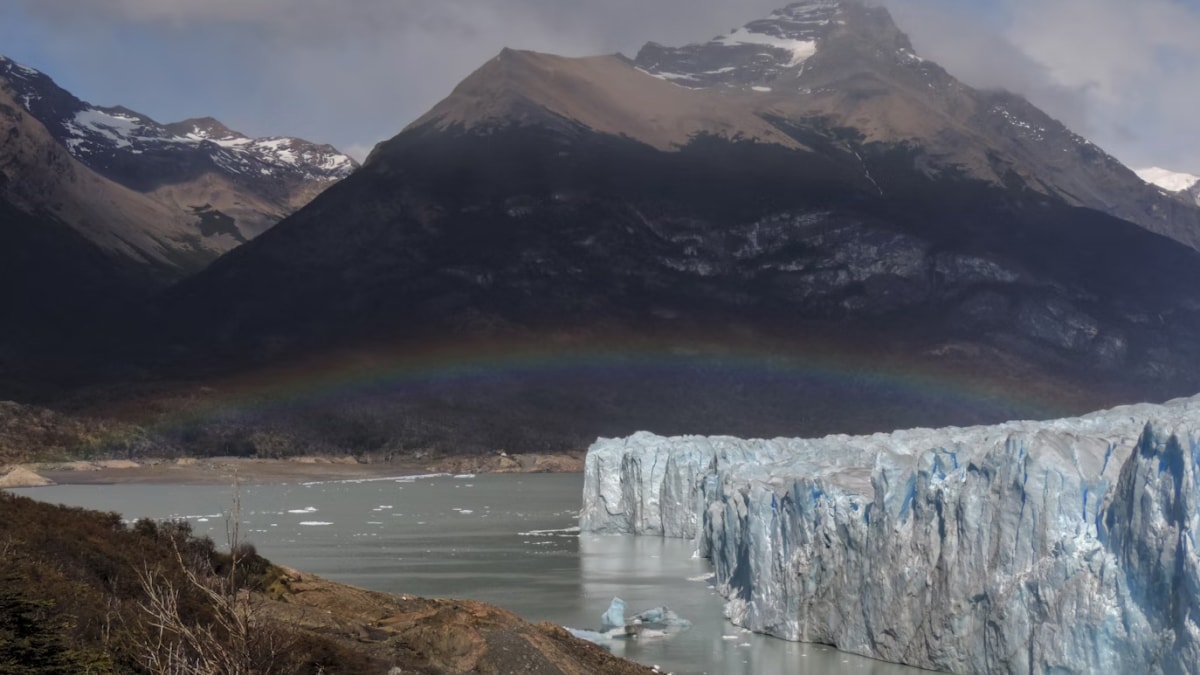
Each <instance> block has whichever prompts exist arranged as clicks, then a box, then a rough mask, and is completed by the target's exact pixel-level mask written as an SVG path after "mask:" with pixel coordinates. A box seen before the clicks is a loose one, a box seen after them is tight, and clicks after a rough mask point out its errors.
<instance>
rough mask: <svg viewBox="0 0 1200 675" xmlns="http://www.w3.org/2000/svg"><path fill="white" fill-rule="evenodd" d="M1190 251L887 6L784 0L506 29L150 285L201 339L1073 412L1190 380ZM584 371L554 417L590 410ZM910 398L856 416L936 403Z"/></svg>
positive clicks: (1078, 150) (261, 350)
mask: <svg viewBox="0 0 1200 675" xmlns="http://www.w3.org/2000/svg"><path fill="white" fill-rule="evenodd" d="M1198 246H1200V210H1198V209H1196V208H1194V207H1192V206H1189V205H1188V204H1186V203H1183V202H1181V201H1179V200H1177V199H1174V198H1172V197H1171V196H1169V195H1164V194H1163V193H1162V192H1161V191H1160V190H1159V189H1158V188H1156V187H1152V186H1150V185H1148V184H1146V183H1145V182H1143V181H1142V180H1141V179H1139V178H1138V177H1137V176H1136V175H1135V174H1134V173H1133V172H1132V171H1130V170H1129V169H1128V168H1126V167H1124V166H1123V165H1122V164H1121V163H1120V162H1118V161H1116V160H1115V159H1114V158H1112V157H1111V156H1109V155H1107V154H1106V153H1105V152H1104V151H1103V150H1101V149H1100V148H1098V147H1096V146H1095V145H1093V144H1091V143H1089V142H1088V141H1087V140H1085V139H1083V138H1081V137H1080V136H1078V135H1076V134H1074V133H1072V132H1071V131H1070V130H1068V129H1067V128H1065V127H1064V126H1063V125H1062V124H1060V123H1058V122H1057V121H1055V120H1054V119H1052V118H1050V117H1049V116H1047V115H1046V114H1044V113H1043V112H1041V111H1040V110H1038V109H1037V108H1035V107H1034V106H1032V105H1031V104H1029V103H1028V102H1027V101H1025V100H1023V99H1021V98H1020V97H1018V96H1015V95H1012V94H1008V93H1004V92H987V91H979V90H975V89H972V88H970V87H968V86H966V85H964V84H962V83H961V82H959V81H957V80H956V79H954V77H953V76H951V75H950V74H949V73H947V71H946V70H945V69H943V68H942V67H941V66H940V65H938V64H935V63H932V62H930V61H928V60H925V59H923V58H921V57H920V56H919V55H917V54H915V53H914V51H913V49H912V46H911V44H910V43H909V41H908V39H907V38H906V37H905V35H904V34H903V33H902V32H901V31H900V30H899V29H898V28H897V27H896V26H895V24H894V23H893V21H892V19H891V17H890V16H889V14H888V13H887V11H886V10H883V9H881V8H877V7H868V6H865V5H863V4H860V3H858V2H855V1H853V0H842V1H840V2H839V1H828V0H810V1H808V2H802V3H798V4H795V5H791V6H789V7H788V8H786V9H782V10H779V11H777V12H775V13H773V14H772V15H770V16H768V17H766V18H763V19H761V20H758V21H753V22H751V23H749V24H747V25H746V26H744V27H743V28H740V29H738V30H735V31H733V32H732V33H730V34H727V35H724V36H720V37H718V38H716V39H713V40H711V41H708V42H702V43H696V44H692V45H687V46H684V47H680V48H670V47H664V46H661V45H657V44H653V43H651V44H648V45H646V47H645V48H643V49H642V50H641V52H640V53H639V54H638V56H637V58H636V59H634V60H630V59H626V58H624V57H621V56H600V57H592V58H564V57H558V56H552V55H546V54H538V53H532V52H522V51H514V50H505V51H504V52H502V53H501V54H499V55H498V56H496V57H495V58H494V59H492V60H490V61H489V62H487V63H486V64H484V65H483V66H482V67H481V68H480V69H479V70H478V71H477V72H476V73H475V74H473V75H472V76H470V77H468V78H467V79H466V80H464V81H463V82H462V84H460V85H459V87H458V88H456V89H455V91H454V92H453V93H452V94H451V95H450V96H449V97H448V98H447V99H446V100H444V101H442V102H441V103H439V104H438V105H437V106H435V107H434V108H433V109H432V110H431V111H430V112H429V113H428V114H426V115H425V116H423V117H422V118H421V119H419V120H418V121H416V122H415V123H414V124H412V125H411V126H409V127H408V128H407V129H405V130H404V132H403V133H401V134H400V135H398V136H396V137H395V138H393V139H391V140H389V141H387V142H384V143H381V144H380V145H379V146H377V147H376V149H375V151H374V152H373V153H372V154H371V156H370V157H369V158H368V160H367V161H366V162H365V164H364V166H363V168H362V169H361V170H360V171H358V172H356V173H355V174H354V175H353V176H351V177H350V178H348V179H347V180H345V181H343V182H342V183H340V184H338V185H336V186H334V187H333V188H332V189H330V190H328V191H327V192H325V193H324V194H322V195H321V196H320V197H319V198H317V199H316V200H314V202H313V203H312V204H310V205H309V206H308V207H306V208H304V209H302V210H301V211H300V212H298V213H297V214H295V215H294V216H292V217H290V218H288V219H287V220H285V221H284V222H283V223H281V224H280V225H279V226H278V227H276V228H274V229H273V230H271V231H270V232H268V233H267V234H265V235H264V236H263V237H261V238H259V239H258V240H256V241H254V242H252V243H251V244H249V245H247V246H244V247H242V248H240V249H239V250H237V251H234V252H233V253H231V254H230V255H228V256H226V257H224V258H223V259H221V260H220V261H218V262H217V263H216V264H214V265H213V266H212V267H210V268H209V269H207V270H205V271H204V272H203V273H202V274H200V275H198V276H197V277H196V278H194V279H191V280H189V281H187V282H185V283H184V284H182V285H181V286H180V287H178V288H177V289H176V290H175V291H173V292H172V293H171V294H170V295H169V296H168V298H167V301H166V304H167V306H169V308H170V310H171V311H172V312H174V314H175V319H174V321H173V322H172V323H173V326H174V331H175V333H174V335H175V338H174V339H175V340H176V342H177V343H179V344H180V345H187V346H188V348H189V349H191V350H192V352H193V353H194V354H200V355H204V354H208V355H212V354H215V353H220V354H223V356H222V359H225V358H234V359H239V360H244V359H247V358H250V359H252V360H253V359H256V358H261V357H262V355H264V354H266V355H271V356H279V355H283V354H300V353H312V351H313V350H319V349H323V348H327V347H329V346H331V345H346V344H353V343H354V342H355V341H358V340H363V341H372V342H376V343H378V342H380V341H384V342H387V341H396V340H400V341H402V342H403V343H405V344H421V343H427V342H438V343H447V342H449V343H455V342H470V341H473V340H474V341H478V340H482V341H485V342H487V341H495V340H498V339H507V340H515V341H518V342H520V341H525V342H528V343H535V342H543V341H547V340H549V341H558V344H560V345H563V344H565V345H571V346H572V347H574V348H587V347H588V346H589V345H598V344H603V343H605V341H606V340H610V341H611V340H617V341H618V342H619V341H625V340H637V339H661V340H664V341H665V342H666V343H668V344H676V345H685V344H692V343H695V342H697V341H698V342H702V343H705V344H708V345H733V344H738V345H745V344H751V345H755V346H754V347H753V348H754V349H759V348H765V345H776V347H777V348H779V349H781V350H782V351H783V352H785V353H791V354H800V353H803V352H804V349H805V347H804V346H803V345H804V344H809V345H811V344H812V343H821V344H829V343H837V344H839V346H840V348H841V347H844V348H845V349H846V350H849V351H852V352H854V353H855V354H857V356H853V355H852V356H850V357H848V358H849V359H850V361H851V362H855V363H858V364H859V367H864V368H869V367H870V364H872V363H875V362H876V361H873V360H872V359H878V358H880V355H881V354H888V355H890V357H893V358H899V359H902V360H911V361H914V362H918V363H920V364H923V365H922V366H921V367H927V368H933V369H942V370H947V371H951V372H955V373H958V374H959V375H960V376H962V377H973V378H977V379H981V380H982V379H986V378H988V377H998V378H1005V377H1007V378H1013V377H1019V378H1020V379H1022V380H1025V381H1029V382H1035V381H1041V382H1053V383H1056V385H1061V386H1062V388H1063V390H1069V391H1072V392H1075V393H1077V394H1081V395H1085V396H1094V398H1095V399H1097V400H1093V401H1091V403H1092V404H1096V403H1099V402H1101V401H1103V402H1112V400H1109V399H1114V398H1123V397H1135V396H1145V395H1162V394H1166V393H1178V392H1183V391H1191V390H1192V389H1194V388H1195V387H1196V385H1197V382H1200V379H1198V376H1200V371H1198V370H1197V368H1196V366H1195V365H1194V364H1195V363H1197V361H1196V358H1195V357H1196V356H1197V353H1196V351H1197V349H1196V347H1195V345H1194V341H1193V340H1191V339H1190V337H1189V335H1192V334H1194V330H1195V328H1196V327H1197V325H1198V322H1200V313H1198V311H1200V283H1198V282H1200V265H1197V262H1200V260H1198V259H1197V251H1196V249H1197V247H1198ZM613 336H618V337H615V338H614V337H613ZM789 345H790V346H789ZM547 349H550V350H553V349H554V348H547ZM854 350H858V351H854ZM200 358H201V359H203V358H211V356H209V357H204V356H201V357H200ZM855 359H857V360H855ZM1018 373H1020V375H1019V376H1018V375H1017V374H1018ZM588 386H589V385H577V386H574V394H572V395H574V396H576V399H572V400H576V401H577V402H578V403H579V407H580V409H581V410H584V411H585V412H580V413H579V415H578V417H579V419H583V418H587V417H588V416H589V415H593V413H595V414H597V415H598V414H599V413H597V412H596V411H597V409H598V406H597V405H596V401H595V397H596V396H601V397H602V395H601V394H594V392H593V394H594V395H593V398H592V399H591V400H587V399H588V396H589V395H590V394H589V393H588V392H587V388H588ZM683 389H685V390H686V389H688V388H687V387H683ZM702 389H703V388H697V389H694V390H692V391H693V394H694V396H696V397H698V399H697V400H699V398H703V397H704V396H709V397H711V396H717V395H719V394H718V392H716V390H713V389H709V390H704V391H703V392H701V390H702ZM581 391H582V392H583V393H580V392H581ZM1114 392H1116V393H1114ZM660 393H661V392H660ZM793 393H794V392H793ZM579 397H582V398H583V399H585V400H583V401H581V402H580V401H579ZM710 402H711V399H710ZM675 404H678V405H675ZM632 405H633V406H634V407H636V405H637V404H632ZM659 405H660V406H661V405H662V403H661V401H660V404H659ZM748 405H753V404H752V403H750V404H748ZM504 406H505V403H504V402H497V401H490V402H484V403H480V404H479V405H478V406H477V407H475V408H472V409H473V410H475V411H476V412H477V413H478V414H479V415H481V416H484V417H486V416H488V415H493V416H495V417H497V418H504V417H505V413H504V411H503V408H504ZM673 407H674V408H676V409H678V408H687V407H688V406H686V405H684V404H682V403H679V402H673ZM698 407H702V406H699V405H697V406H693V408H694V409H697V408H698ZM789 407H790V408H791V409H796V405H790V406H789V405H783V404H781V410H782V409H788V408H789ZM671 408H672V406H666V407H660V408H658V409H656V411H657V412H660V413H662V414H663V415H664V416H662V417H659V418H655V419H659V420H660V422H659V423H660V424H661V425H662V426H665V427H671V426H672V425H673V422H672V421H671V420H672V419H673V418H671V417H670V416H671V412H670V410H671ZM608 412H611V410H610V411H608ZM744 412H745V409H744V408H737V409H734V408H729V409H726V410H724V411H723V412H722V415H723V419H724V420H725V421H726V422H728V420H730V419H733V418H736V417H737V416H738V415H740V414H743V413H744ZM847 414H849V413H847ZM939 414H940V413H939V412H938V411H934V410H929V409H924V410H909V411H907V413H904V414H897V416H896V418H895V419H888V420H875V421H874V422H875V423H877V424H879V425H880V426H883V425H885V424H904V423H918V422H919V423H934V422H948V421H957V420H948V419H946V418H945V417H940V418H938V419H936V420H935V419H932V418H933V417H937V416H938V415H939ZM989 414H999V413H996V412H995V411H993V412H992V413H989ZM905 415H907V417H905ZM985 416H986V415H985ZM901 418H903V419H901ZM589 419H593V418H589ZM593 421H594V419H593ZM760 421H761V420H760ZM707 422H708V423H710V424H711V425H714V426H719V424H720V422H719V421H717V420H713V419H709V420H707ZM776 422H779V420H776ZM823 422H827V423H828V424H831V425H832V424H835V422H834V421H833V420H823ZM519 423H520V422H517V421H513V420H512V419H511V418H510V419H509V420H508V421H507V422H501V424H507V425H509V426H512V425H516V424H519ZM781 427H786V423H779V424H777V425H776V426H774V427H767V426H760V427H759V428H758V431H757V432H755V433H760V434H767V433H775V432H777V431H784V429H781ZM593 429H594V425H592V423H591V422H584V423H580V424H579V425H576V428H574V429H573V430H572V432H571V433H574V434H577V436H575V437H576V438H578V437H582V436H586V435H588V434H591V435H595V433H594V431H593ZM801 431H804V432H807V431H811V430H801ZM793 432H794V431H793Z"/></svg>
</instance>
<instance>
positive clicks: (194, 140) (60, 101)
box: [0, 57, 357, 258]
mask: <svg viewBox="0 0 1200 675" xmlns="http://www.w3.org/2000/svg"><path fill="white" fill-rule="evenodd" d="M0 81H2V82H3V86H4V89H6V90H7V92H8V94H9V96H10V97H11V98H12V99H14V100H15V101H16V102H17V103H18V104H19V109H20V110H22V111H24V112H25V113H28V114H29V115H30V116H31V117H32V118H34V119H35V120H37V121H38V122H40V123H41V124H42V126H44V127H45V129H46V131H47V132H48V133H49V135H50V136H51V138H53V139H54V141H55V142H56V143H58V144H59V145H61V146H63V147H65V148H66V150H67V152H68V153H69V154H70V156H71V157H72V158H74V159H75V160H77V161H78V162H80V163H81V164H83V165H84V166H86V167H87V168H89V169H91V170H92V171H94V172H96V173H97V174H99V175H100V176H103V177H104V178H107V179H108V180H110V181H112V182H114V183H116V184H118V185H121V186H123V187H126V188H129V189H130V190H133V191H134V192H137V193H139V194H142V195H145V196H147V197H149V198H150V199H151V200H152V201H154V202H157V203H159V204H162V205H164V206H165V207H167V208H168V209H170V210H171V211H173V212H177V213H178V214H180V215H181V216H182V217H183V218H182V220H183V221H184V222H186V223H187V224H188V226H189V227H190V228H191V230H192V233H193V234H194V235H195V236H197V237H199V238H200V242H199V244H198V245H197V246H196V248H197V249H199V250H201V251H206V252H208V253H207V254H206V255H207V257H209V258H212V257H215V256H216V255H218V254H220V253H223V252H225V251H227V250H230V249H232V248H234V247H236V246H237V245H239V244H241V243H244V242H245V241H247V240H249V239H251V238H253V237H255V236H257V235H258V234H260V233H261V232H263V231H264V230H266V229H267V228H269V227H270V226H272V225H274V224H275V223H276V222H278V221H279V220H280V219H281V218H282V217H284V216H286V215H288V214H290V213H292V212H293V211H295V210H296V209H298V208H299V207H301V206H303V205H304V204H306V203H308V202H309V201H311V199H312V198H313V197H315V196H316V195H317V194H319V193H320V192H321V191H322V190H324V189H325V188H326V187H328V186H329V185H330V184H332V183H333V182H336V181H338V180H341V179H342V178H345V177H346V176H348V175H349V174H350V173H351V172H352V171H353V170H354V169H355V168H356V167H357V163H356V162H355V161H354V160H353V159H351V158H350V157H348V156H346V155H344V154H342V153H340V152H338V151H337V150H336V149H334V148H333V147H331V146H328V145H317V144H314V143H310V142H308V141H305V140H301V139H296V138H286V137H271V138H260V139H253V138H248V137H246V136H245V135H243V134H240V133H238V132H236V131H232V130H230V129H228V128H226V127H225V126H224V125H222V124H221V123H220V122H218V121H216V120H214V119H212V118H199V119H190V120H184V121H182V122H177V123H174V124H159V123H158V122H155V121H154V120H153V119H150V118H149V117H147V116H146V115H143V114H141V113H138V112H135V111H132V110H129V109H127V108H124V107H119V106H118V107H113V108H105V107H98V106H94V105H91V104H89V103H86V102H84V101H81V100H79V99H78V98H76V97H75V96H73V95H72V94H71V93H70V92H67V91H66V90H64V89H62V88H61V87H59V86H58V85H56V84H55V83H54V81H53V80H52V79H50V78H49V77H48V76H46V75H45V74H43V73H41V72H38V71H37V70H34V69H32V68H29V67H27V66H22V65H20V64H17V63H15V62H13V61H11V60H9V59H5V58H3V57H0Z"/></svg>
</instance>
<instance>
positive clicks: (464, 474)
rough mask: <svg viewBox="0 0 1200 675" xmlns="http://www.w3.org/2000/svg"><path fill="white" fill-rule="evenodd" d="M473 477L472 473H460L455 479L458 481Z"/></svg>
mask: <svg viewBox="0 0 1200 675" xmlns="http://www.w3.org/2000/svg"><path fill="white" fill-rule="evenodd" d="M474 477H475V474H473V473H460V474H458V475H456V476H455V478H458V479H464V478H474Z"/></svg>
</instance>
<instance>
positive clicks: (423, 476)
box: [386, 473, 450, 483]
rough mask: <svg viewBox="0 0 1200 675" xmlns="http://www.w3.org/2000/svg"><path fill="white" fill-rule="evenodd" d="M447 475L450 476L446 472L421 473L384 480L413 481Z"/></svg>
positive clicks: (445, 476)
mask: <svg viewBox="0 0 1200 675" xmlns="http://www.w3.org/2000/svg"><path fill="white" fill-rule="evenodd" d="M449 477H450V474H448V473H423V474H420V475H418V476H396V477H395V478H388V479H386V480H394V481H396V482H397V483H415V482H417V481H419V480H428V479H430V478H449Z"/></svg>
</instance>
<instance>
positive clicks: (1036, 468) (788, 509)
mask: <svg viewBox="0 0 1200 675" xmlns="http://www.w3.org/2000/svg"><path fill="white" fill-rule="evenodd" d="M1198 472H1200V396H1197V397H1193V398H1188V399H1178V400H1175V401H1171V402H1169V403H1166V404H1163V405H1151V404H1138V405H1132V406H1124V407H1119V408H1114V409H1112V410H1108V411H1104V412H1098V413H1093V414H1090V415H1086V416H1083V417H1078V418H1072V419H1062V420H1053V421H1046V422H1028V421H1024V422H1009V423H1005V424H1000V425H995V426H980V427H971V428H956V427H951V428H946V429H939V430H930V429H914V430H907V431H897V432H894V433H880V434H874V435H870V436H856V437H852V436H828V437H825V438H821V439H774V440H741V439H737V438H731V437H699V436H686V437H675V438H664V437H661V436H656V435H653V434H649V433H645V432H642V433H638V434H635V435H633V436H631V437H629V438H624V439H601V440H599V441H597V442H596V443H595V444H594V445H593V446H592V447H591V449H590V450H589V453H588V456H587V465H586V475H585V479H584V495H583V510H582V514H581V527H582V529H583V531H585V532H595V533H629V534H639V535H652V536H665V537H681V538H690V539H693V540H694V541H695V545H696V550H697V553H698V554H699V555H701V556H704V557H706V558H709V559H711V560H712V563H713V567H714V571H715V574H716V582H717V584H718V587H719V590H720V591H721V593H722V594H723V595H724V596H725V597H726V598H727V604H726V614H727V616H728V618H729V619H730V620H731V621H732V622H734V623H735V624H737V625H740V626H743V627H745V628H748V629H751V630H754V631H757V632H760V633H766V634H769V635H774V636H777V637H780V638H784V639H788V640H800V641H807V642H817V643H824V644H829V645H833V646H836V647H837V648H838V649H841V650H844V651H847V652H852V653H855V654H861V655H864V656H869V657H873V658H877V659H882V660H886V661H892V662H898V663H906V664H910V665H916V666H921V667H925V668H932V669H937V670H945V671H950V672H961V673H967V672H970V673H1061V674H1067V673H1101V672H1103V673H1196V672H1200V555H1198V554H1197V550H1196V533H1197V531H1198V530H1200V481H1198V479H1197V474H1198Z"/></svg>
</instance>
